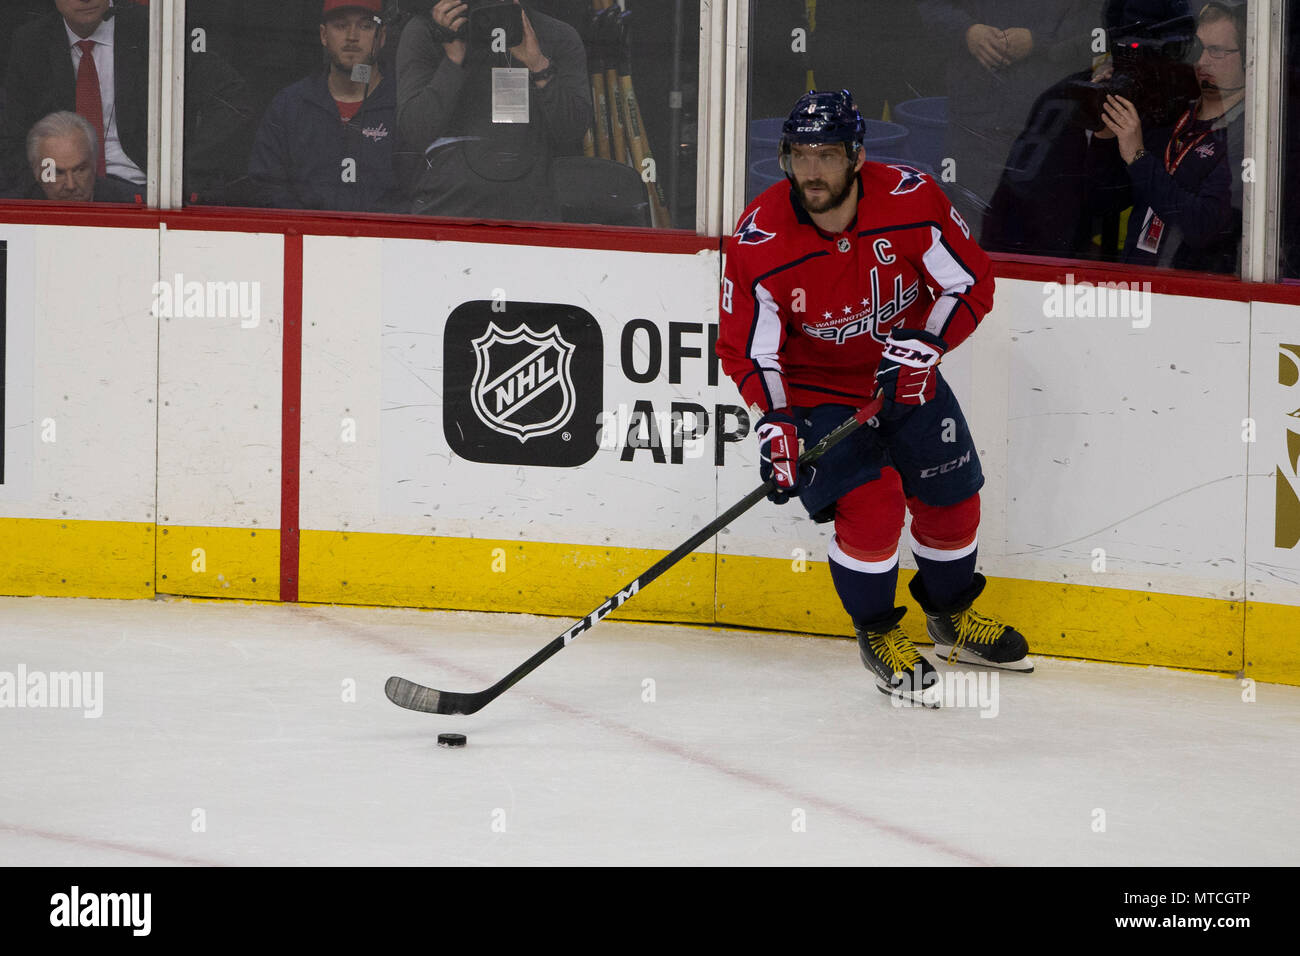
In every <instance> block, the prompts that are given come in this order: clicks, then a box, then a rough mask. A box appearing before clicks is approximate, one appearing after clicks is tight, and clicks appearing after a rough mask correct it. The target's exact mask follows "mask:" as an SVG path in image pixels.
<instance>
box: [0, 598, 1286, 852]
mask: <svg viewBox="0 0 1300 956" xmlns="http://www.w3.org/2000/svg"><path fill="white" fill-rule="evenodd" d="M567 624H568V622H567V621H565V620H560V619H556V618H540V617H526V616H517V615H490V614H469V613H442V612H426V611H415V610H395V609H376V608H359V607H314V606H289V605H243V604H236V603H228V602H185V601H142V602H132V601H89V600H64V599H57V600H51V599H31V598H27V599H24V598H0V672H6V671H7V672H10V673H16V672H17V668H18V667H19V666H20V665H21V666H22V667H25V668H26V670H27V672H28V673H29V674H31V673H35V672H40V673H45V674H48V673H51V672H58V671H73V670H75V671H90V672H95V671H102V672H103V681H104V684H103V714H102V716H101V717H99V718H98V719H95V718H87V717H85V716H83V712H82V711H81V710H79V709H52V708H14V707H2V708H0V753H3V755H4V772H3V776H2V777H0V863H3V864H8V865H33V864H49V865H107V864H122V865H135V864H140V865H168V864H176V863H182V864H236V865H240V864H244V865H248V864H252V865H257V864H312V865H316V864H322V865H328V864H345V865H352V864H367V865H384V864H419V865H431V864H441V865H446V864H469V865H478V864H525V865H534V864H536V865H541V864H564V863H578V864H710V863H713V864H769V865H770V864H778V865H786V864H792V865H799V864H866V865H894V864H911V865H930V864H981V863H984V864H1107V865H1119V864H1164V865H1168V864H1174V865H1184V864H1190V865H1218V864H1294V863H1295V862H1296V851H1295V847H1296V846H1297V845H1300V816H1298V815H1297V814H1296V813H1295V812H1294V797H1295V794H1296V793H1297V792H1300V747H1297V742H1298V741H1300V734H1298V731H1300V688H1296V687H1285V686H1281V685H1273V684H1259V685H1257V686H1256V687H1255V694H1256V697H1257V699H1256V700H1255V701H1254V702H1246V701H1243V699H1242V698H1243V687H1242V684H1241V682H1240V681H1237V680H1232V679H1229V678H1224V677H1216V676H1209V675H1204V674H1190V673H1182V672H1176V671H1169V670H1162V669H1154V668H1138V667H1122V666H1116V665H1105V664H1091V663H1082V662H1076V661H1062V660H1052V659H1046V658H1039V659H1038V670H1037V672H1036V673H1035V674H1033V675H1028V676H1026V675H1018V674H1006V673H999V674H998V675H997V676H998V682H997V696H996V716H990V717H984V716H981V712H982V711H983V712H984V713H992V712H993V708H992V703H993V701H988V706H985V707H983V708H981V707H978V706H966V707H950V708H947V709H944V710H939V711H927V710H920V709H899V708H896V707H894V706H892V705H891V702H890V700H889V698H887V697H885V696H884V695H882V694H880V693H879V692H878V691H876V690H875V689H874V687H873V685H872V682H871V681H870V679H869V678H868V676H867V673H866V671H865V670H864V669H863V668H862V665H861V664H860V663H859V662H858V658H857V648H856V646H855V645H854V644H853V643H851V642H849V641H844V640H832V639H826V638H808V637H799V636H792V635H783V634H766V633H752V632H740V631H726V630H709V629H699V628H688V627H671V626H658V625H647V624H622V623H612V622H605V623H602V624H601V625H599V626H598V627H597V628H595V629H594V630H592V631H591V632H589V633H587V634H585V635H584V636H583V637H582V638H580V639H579V640H578V641H576V642H575V643H574V644H573V645H572V646H570V647H568V648H566V649H565V650H564V651H562V652H561V653H560V654H559V655H557V656H556V657H555V658H553V659H552V660H550V661H548V662H547V663H545V664H543V665H542V667H541V668H539V669H538V670H537V671H535V672H534V673H533V674H532V675H530V676H529V677H528V678H526V679H525V680H524V681H523V682H522V683H521V684H519V685H518V686H516V687H515V688H513V689H512V690H510V691H508V692H507V693H506V694H505V695H503V696H502V697H500V698H499V699H498V700H496V701H495V702H493V703H492V704H490V705H488V707H487V708H485V709H484V710H483V711H481V712H480V713H478V714H476V715H474V716H472V717H440V716H430V715H425V714H418V713H412V712H409V711H404V710H401V709H400V708H398V707H395V706H394V705H393V704H391V703H389V702H388V700H387V699H386V698H385V697H384V693H383V686H384V681H385V680H386V679H387V677H388V676H389V675H390V674H400V675H402V676H404V677H408V678H410V679H412V680H416V681H419V682H421V683H425V684H429V685H431V686H434V687H438V688H441V689H445V690H457V691H466V690H481V689H482V688H484V687H486V686H488V685H489V684H491V683H493V682H494V681H496V680H497V679H498V678H500V677H501V676H503V675H504V674H506V673H507V672H508V671H510V670H511V669H512V668H514V667H515V666H516V665H518V664H519V663H520V662H522V661H523V660H524V659H526V658H527V657H528V656H529V655H531V654H532V653H533V652H534V651H536V650H537V649H538V648H540V647H541V646H542V645H544V644H546V643H547V642H548V641H549V640H551V638H553V637H554V636H555V635H556V634H558V633H560V632H561V631H562V630H564V628H565V627H566V626H567ZM1025 630H1026V631H1029V632H1030V633H1031V635H1032V630H1031V629H1030V628H1025ZM1031 640H1032V636H1031ZM941 669H946V667H945V666H944V665H941ZM975 671H978V669H975ZM983 673H986V674H987V673H989V672H987V671H984V672H983ZM2 676H3V675H2V674H0V677H2ZM986 680H987V678H986ZM348 681H355V688H356V691H355V702H350V701H347V700H345V699H344V698H345V691H346V682H348ZM647 681H652V682H653V684H652V685H651V684H647V683H646V682H647ZM984 689H985V691H986V692H990V693H991V692H992V685H991V684H986V685H985V687H984ZM651 691H652V692H653V693H651ZM651 696H652V697H653V700H652V701H651V700H648V699H647V698H649V697H651ZM443 731H457V732H460V733H464V734H467V735H468V737H469V745H468V746H467V747H466V748H464V749H457V750H450V749H448V748H445V747H439V746H437V735H438V733H439V732H443ZM199 811H201V814H200V813H199ZM198 820H201V821H202V823H203V827H202V829H199V830H196V821H198ZM1102 823H1104V830H1101V831H1099V830H1098V829H1097V828H1098V826H1099V825H1100V824H1102Z"/></svg>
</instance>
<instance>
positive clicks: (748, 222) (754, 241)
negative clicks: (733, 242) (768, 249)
mask: <svg viewBox="0 0 1300 956" xmlns="http://www.w3.org/2000/svg"><path fill="white" fill-rule="evenodd" d="M756 218H758V210H757V209H755V210H754V211H753V212H751V213H750V214H749V215H748V216H746V217H745V218H744V219H742V220H741V221H740V225H739V226H738V227H736V235H737V236H738V237H739V238H740V244H741V245H742V246H743V245H750V246H756V245H758V244H759V243H762V242H767V240H769V239H774V238H776V233H774V232H764V231H763V230H762V229H759V228H758V226H756V225H755V224H754V220H755V219H756Z"/></svg>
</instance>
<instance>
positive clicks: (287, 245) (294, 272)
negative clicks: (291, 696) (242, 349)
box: [280, 232, 302, 601]
mask: <svg viewBox="0 0 1300 956" xmlns="http://www.w3.org/2000/svg"><path fill="white" fill-rule="evenodd" d="M282 338H283V360H282V362H283V373H282V374H283V383H282V387H281V393H280V600H281V601H297V600H298V503H299V470H300V463H301V456H302V444H301V439H302V409H301V405H302V236H301V234H298V233H292V232H291V233H288V234H286V235H285V237H284V332H283V336H282Z"/></svg>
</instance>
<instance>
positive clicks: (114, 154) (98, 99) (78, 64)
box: [0, 0, 149, 194]
mask: <svg viewBox="0 0 1300 956" xmlns="http://www.w3.org/2000/svg"><path fill="white" fill-rule="evenodd" d="M54 6H55V8H56V10H57V12H56V13H54V14H51V15H49V16H46V17H42V18H41V19H39V20H35V21H33V22H31V23H28V24H26V25H24V26H23V27H22V28H20V29H19V30H18V32H17V33H16V34H15V35H14V39H13V46H12V52H11V54H10V56H9V71H8V77H7V78H6V81H5V92H6V100H7V102H6V104H5V116H4V123H3V126H2V127H0V161H2V162H3V163H4V166H5V169H6V171H7V172H8V174H9V175H10V176H11V177H13V180H12V182H13V184H14V186H15V187H16V192H18V193H19V194H24V193H27V192H28V191H29V190H30V188H31V186H32V181H31V180H30V175H31V173H30V170H28V169H27V163H26V161H25V160H26V157H25V155H24V154H25V152H26V137H27V131H28V130H30V129H31V128H32V126H34V125H35V124H36V122H37V121H38V120H39V119H41V117H43V116H46V115H48V114H50V113H56V112H60V111H74V112H78V113H80V114H81V115H83V116H85V118H86V121H87V122H89V123H90V125H91V126H92V127H93V128H94V129H95V132H96V134H97V135H98V137H99V141H100V147H99V155H98V157H97V162H98V164H99V175H100V176H103V175H106V174H111V175H114V176H117V177H118V178H120V179H125V180H127V181H128V182H131V183H134V184H136V185H138V186H141V187H143V186H144V182H145V170H146V169H147V152H148V142H149V122H148V106H149V13H148V10H147V9H146V8H144V7H135V6H123V7H118V8H112V7H110V6H109V0H54ZM83 61H87V62H83ZM96 113H97V114H98V115H96ZM87 114H90V115H87Z"/></svg>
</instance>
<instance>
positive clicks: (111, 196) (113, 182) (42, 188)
mask: <svg viewBox="0 0 1300 956" xmlns="http://www.w3.org/2000/svg"><path fill="white" fill-rule="evenodd" d="M98 147H99V143H98V139H97V137H96V135H95V128H94V127H93V126H91V125H90V123H89V122H87V121H86V119H85V117H83V116H80V115H78V114H76V113H73V112H70V111H66V110H65V111H61V112H58V113H51V114H49V115H48V116H45V117H43V118H42V119H40V120H39V121H38V122H37V123H36V125H35V126H33V127H32V128H31V131H30V132H29V133H28V134H27V165H28V167H29V168H30V169H31V171H32V178H33V179H35V180H36V184H37V188H35V189H33V190H32V198H34V199H39V198H42V197H44V198H45V199H51V200H54V201H56V202H136V203H139V202H142V201H143V197H142V196H141V195H140V193H141V192H142V190H140V189H139V188H138V187H137V186H135V185H134V184H133V183H130V182H128V181H127V180H125V179H120V178H118V177H117V176H111V175H110V176H103V177H97V176H96V175H95V167H96V162H95V158H96V156H97V155H98V152H99V149H98Z"/></svg>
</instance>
